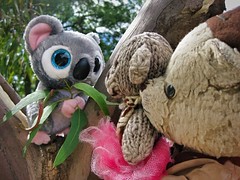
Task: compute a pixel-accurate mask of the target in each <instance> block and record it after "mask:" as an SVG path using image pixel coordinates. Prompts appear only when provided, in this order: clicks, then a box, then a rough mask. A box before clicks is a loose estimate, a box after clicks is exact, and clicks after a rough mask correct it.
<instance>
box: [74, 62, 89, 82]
mask: <svg viewBox="0 0 240 180" xmlns="http://www.w3.org/2000/svg"><path fill="white" fill-rule="evenodd" d="M89 72H90V64H89V62H88V59H87V58H82V59H80V60H79V62H78V63H77V64H76V66H75V67H74V70H73V77H74V78H75V79H78V80H83V79H85V78H86V77H87V76H88V74H89Z"/></svg>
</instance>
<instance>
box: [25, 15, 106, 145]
mask: <svg viewBox="0 0 240 180" xmlns="http://www.w3.org/2000/svg"><path fill="white" fill-rule="evenodd" d="M24 40H25V47H26V50H27V52H28V53H29V58H30V62H31V67H32V69H33V71H34V73H35V75H36V76H37V78H38V79H39V83H38V86H37V89H36V91H37V90H49V91H50V90H53V91H54V93H53V95H52V96H51V97H50V99H49V101H48V103H51V102H56V101H59V100H64V101H63V102H61V103H59V104H58V106H57V108H56V109H55V110H54V111H53V112H52V113H51V115H50V116H49V118H48V119H47V120H46V121H45V122H44V124H43V126H42V127H41V129H40V130H39V131H38V133H37V134H36V136H35V137H34V139H33V140H32V142H33V143H35V144H37V145H41V144H47V143H49V141H50V140H51V137H53V136H55V135H60V134H62V133H64V134H67V132H68V130H69V129H68V127H69V126H70V118H71V116H72V114H73V113H74V112H75V110H76V108H77V107H79V108H81V109H83V108H84V105H85V103H86V101H87V99H88V97H87V96H86V95H84V94H83V93H82V92H80V91H78V90H76V89H74V88H71V86H72V85H73V84H75V83H77V82H84V83H88V84H90V85H92V86H94V84H95V83H96V81H97V79H98V78H99V76H100V74H101V72H102V71H103V69H104V66H105V61H104V58H103V54H102V51H101V48H100V46H99V43H100V39H99V37H98V35H97V34H96V33H88V34H83V33H79V32H75V31H65V30H64V28H63V25H62V24H61V22H60V20H58V19H57V18H55V17H53V16H49V15H41V16H38V17H35V18H34V19H32V20H31V21H30V22H29V23H28V25H27V27H26V29H25V33H24ZM69 89H70V90H69ZM38 113H39V103H38V102H34V103H32V104H30V105H28V106H27V116H28V124H29V126H30V127H32V126H34V124H35V123H36V122H35V119H36V117H37V115H38Z"/></svg>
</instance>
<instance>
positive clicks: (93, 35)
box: [87, 32, 100, 44]
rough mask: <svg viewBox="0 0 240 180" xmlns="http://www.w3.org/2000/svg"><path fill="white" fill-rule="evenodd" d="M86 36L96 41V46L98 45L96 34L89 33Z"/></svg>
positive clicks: (98, 39)
mask: <svg viewBox="0 0 240 180" xmlns="http://www.w3.org/2000/svg"><path fill="white" fill-rule="evenodd" d="M87 36H88V37H91V38H92V39H94V41H96V42H97V43H98V44H100V38H99V36H98V34H97V33H94V32H90V33H88V34H87Z"/></svg>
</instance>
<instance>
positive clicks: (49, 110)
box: [23, 102, 58, 157]
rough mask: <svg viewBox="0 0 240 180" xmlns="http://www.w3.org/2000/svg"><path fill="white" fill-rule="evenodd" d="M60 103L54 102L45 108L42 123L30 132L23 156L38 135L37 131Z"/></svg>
mask: <svg viewBox="0 0 240 180" xmlns="http://www.w3.org/2000/svg"><path fill="white" fill-rule="evenodd" d="M57 105H58V102H54V103H52V104H50V105H48V106H46V107H45V108H44V110H43V114H42V117H41V119H40V123H39V125H38V127H37V128H36V129H34V130H33V131H32V132H30V135H29V138H28V140H27V142H26V144H25V146H24V147H23V156H24V157H25V155H26V152H27V148H28V146H29V145H30V144H31V142H32V140H33V138H34V137H35V136H36V134H37V132H38V131H39V129H40V128H41V127H42V124H43V123H44V122H45V121H46V119H47V118H48V117H49V115H50V114H51V113H52V111H53V110H54V109H55V107H56V106H57ZM37 118H38V117H36V119H35V121H36V120H37Z"/></svg>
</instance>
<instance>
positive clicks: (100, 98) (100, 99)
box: [73, 83, 109, 115]
mask: <svg viewBox="0 0 240 180" xmlns="http://www.w3.org/2000/svg"><path fill="white" fill-rule="evenodd" d="M73 86H74V87H75V88H77V89H79V90H81V91H83V92H84V93H85V94H86V95H87V96H89V97H91V98H92V99H93V100H94V101H95V102H96V103H97V104H98V106H99V107H100V109H101V110H102V112H103V113H104V115H109V111H108V107H107V102H106V96H105V95H104V94H102V93H100V92H99V91H97V90H96V89H95V88H94V87H92V86H90V85H89V84H86V83H77V84H75V85H73Z"/></svg>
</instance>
